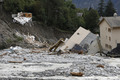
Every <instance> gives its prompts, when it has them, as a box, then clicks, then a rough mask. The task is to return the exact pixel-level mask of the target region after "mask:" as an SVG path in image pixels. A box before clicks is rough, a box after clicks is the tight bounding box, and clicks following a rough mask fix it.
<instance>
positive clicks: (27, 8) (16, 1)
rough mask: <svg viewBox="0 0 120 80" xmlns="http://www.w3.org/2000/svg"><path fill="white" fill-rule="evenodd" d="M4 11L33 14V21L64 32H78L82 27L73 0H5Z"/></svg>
mask: <svg viewBox="0 0 120 80" xmlns="http://www.w3.org/2000/svg"><path fill="white" fill-rule="evenodd" d="M4 9H5V11H6V12H9V13H17V12H21V11H23V12H31V13H33V16H34V17H33V20H36V21H40V22H42V23H43V24H44V25H47V26H52V27H55V28H59V29H62V30H76V29H77V28H78V27H79V26H80V18H79V17H78V16H77V15H76V14H77V9H76V8H75V6H74V5H73V4H72V1H71V0H70V1H69V0H68V1H64V0H5V1H4Z"/></svg>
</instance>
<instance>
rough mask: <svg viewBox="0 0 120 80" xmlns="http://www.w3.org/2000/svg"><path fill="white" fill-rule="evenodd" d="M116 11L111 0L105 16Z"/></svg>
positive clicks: (111, 14)
mask: <svg viewBox="0 0 120 80" xmlns="http://www.w3.org/2000/svg"><path fill="white" fill-rule="evenodd" d="M114 13H116V10H115V8H114V5H113V3H112V1H111V0H109V1H108V3H107V6H106V9H105V16H113V14H114Z"/></svg>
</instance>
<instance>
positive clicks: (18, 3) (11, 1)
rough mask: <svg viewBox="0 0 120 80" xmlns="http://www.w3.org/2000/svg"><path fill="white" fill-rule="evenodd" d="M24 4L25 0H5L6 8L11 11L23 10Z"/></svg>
mask: <svg viewBox="0 0 120 80" xmlns="http://www.w3.org/2000/svg"><path fill="white" fill-rule="evenodd" d="M24 5H25V2H24V0H4V8H5V10H6V11H8V12H11V13H16V12H20V11H23V10H24Z"/></svg>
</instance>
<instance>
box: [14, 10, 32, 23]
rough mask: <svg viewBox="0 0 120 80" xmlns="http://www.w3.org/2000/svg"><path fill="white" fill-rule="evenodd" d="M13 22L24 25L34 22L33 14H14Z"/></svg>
mask: <svg viewBox="0 0 120 80" xmlns="http://www.w3.org/2000/svg"><path fill="white" fill-rule="evenodd" d="M12 18H13V22H18V23H20V24H22V25H24V24H25V23H29V22H32V13H23V12H19V13H18V14H12Z"/></svg>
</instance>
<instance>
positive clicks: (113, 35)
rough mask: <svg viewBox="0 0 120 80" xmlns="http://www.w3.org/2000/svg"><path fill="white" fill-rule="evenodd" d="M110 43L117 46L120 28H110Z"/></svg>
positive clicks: (119, 40) (119, 38)
mask: <svg viewBox="0 0 120 80" xmlns="http://www.w3.org/2000/svg"><path fill="white" fill-rule="evenodd" d="M112 33H113V34H112V37H113V40H112V44H113V48H115V47H117V43H120V28H114V29H113V30H112Z"/></svg>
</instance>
